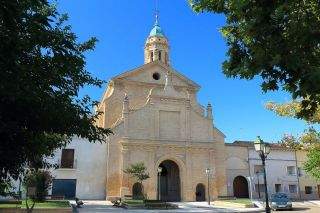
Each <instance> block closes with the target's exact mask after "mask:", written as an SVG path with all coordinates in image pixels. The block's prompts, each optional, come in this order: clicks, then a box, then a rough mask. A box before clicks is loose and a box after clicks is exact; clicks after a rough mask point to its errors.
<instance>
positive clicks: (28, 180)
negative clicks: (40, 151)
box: [23, 169, 52, 212]
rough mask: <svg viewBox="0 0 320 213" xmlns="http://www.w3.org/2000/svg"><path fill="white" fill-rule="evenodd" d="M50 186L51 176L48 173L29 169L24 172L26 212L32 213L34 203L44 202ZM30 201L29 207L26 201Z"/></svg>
mask: <svg viewBox="0 0 320 213" xmlns="http://www.w3.org/2000/svg"><path fill="white" fill-rule="evenodd" d="M51 184H52V176H51V174H50V172H49V171H46V170H36V169H31V170H28V171H27V172H26V175H25V176H24V179H23V185H24V187H25V188H26V192H27V197H26V207H27V212H32V211H33V208H34V205H35V203H36V202H43V201H45V198H46V196H47V195H48V191H49V189H50V187H51ZM29 199H30V200H31V201H32V204H31V206H29V202H28V200H29Z"/></svg>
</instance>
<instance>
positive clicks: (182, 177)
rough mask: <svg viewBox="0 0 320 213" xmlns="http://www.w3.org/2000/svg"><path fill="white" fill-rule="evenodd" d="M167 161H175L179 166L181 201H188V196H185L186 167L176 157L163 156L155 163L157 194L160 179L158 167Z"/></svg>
mask: <svg viewBox="0 0 320 213" xmlns="http://www.w3.org/2000/svg"><path fill="white" fill-rule="evenodd" d="M165 160H171V161H173V162H174V163H176V164H177V166H178V168H179V176H180V198H181V201H185V200H186V195H185V192H186V181H185V180H186V177H185V176H186V166H185V163H184V162H183V161H182V160H181V159H179V158H177V157H176V156H172V155H165V156H162V157H160V158H159V159H158V160H157V162H156V163H155V167H154V174H156V186H157V187H155V190H156V193H155V194H157V192H158V182H157V178H158V167H159V166H160V164H161V163H162V162H163V161H165Z"/></svg>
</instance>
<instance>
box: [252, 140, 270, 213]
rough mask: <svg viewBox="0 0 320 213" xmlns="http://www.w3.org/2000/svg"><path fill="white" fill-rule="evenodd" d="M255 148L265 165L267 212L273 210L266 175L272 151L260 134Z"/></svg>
mask: <svg viewBox="0 0 320 213" xmlns="http://www.w3.org/2000/svg"><path fill="white" fill-rule="evenodd" d="M254 149H255V150H256V151H257V152H258V154H259V156H260V158H261V160H262V166H263V179H264V190H265V195H266V212H267V213H269V212H271V209H270V206H269V197H268V187H267V175H266V158H267V156H268V154H269V153H270V149H271V147H270V145H269V144H267V143H265V142H264V141H263V140H262V139H261V138H260V136H258V138H257V140H256V141H255V142H254Z"/></svg>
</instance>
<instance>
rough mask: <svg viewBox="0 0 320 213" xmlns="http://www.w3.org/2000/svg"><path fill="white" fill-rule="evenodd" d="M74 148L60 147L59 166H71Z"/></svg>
mask: <svg viewBox="0 0 320 213" xmlns="http://www.w3.org/2000/svg"><path fill="white" fill-rule="evenodd" d="M73 163H74V149H62V155H61V166H60V167H61V168H70V169H72V168H73Z"/></svg>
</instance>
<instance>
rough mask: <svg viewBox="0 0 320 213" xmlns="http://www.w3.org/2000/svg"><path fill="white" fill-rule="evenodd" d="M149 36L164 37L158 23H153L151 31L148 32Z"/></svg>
mask: <svg viewBox="0 0 320 213" xmlns="http://www.w3.org/2000/svg"><path fill="white" fill-rule="evenodd" d="M149 36H157V37H165V35H164V33H163V31H162V29H161V27H160V26H159V24H158V23H155V25H154V26H153V28H152V30H151V31H150V34H149Z"/></svg>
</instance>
